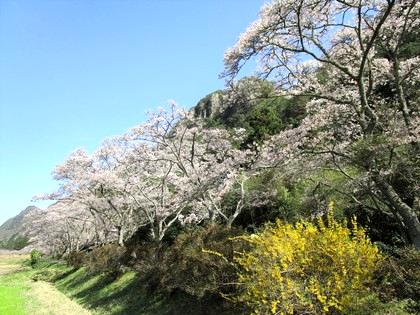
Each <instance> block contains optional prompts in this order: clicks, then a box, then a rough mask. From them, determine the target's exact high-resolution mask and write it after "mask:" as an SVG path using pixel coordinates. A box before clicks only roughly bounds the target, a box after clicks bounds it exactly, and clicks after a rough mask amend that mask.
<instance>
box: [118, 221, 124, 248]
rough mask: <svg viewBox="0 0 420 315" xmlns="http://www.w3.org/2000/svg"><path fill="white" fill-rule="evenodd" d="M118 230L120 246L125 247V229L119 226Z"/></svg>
mask: <svg viewBox="0 0 420 315" xmlns="http://www.w3.org/2000/svg"><path fill="white" fill-rule="evenodd" d="M117 229H118V245H119V246H121V247H122V246H124V228H123V227H122V226H117Z"/></svg>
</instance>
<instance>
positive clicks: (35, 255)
mask: <svg viewBox="0 0 420 315" xmlns="http://www.w3.org/2000/svg"><path fill="white" fill-rule="evenodd" d="M41 258H42V253H41V252H40V251H39V250H37V249H33V250H32V251H31V260H30V264H31V266H32V268H34V267H35V266H36V265H38V264H39V263H40V262H41Z"/></svg>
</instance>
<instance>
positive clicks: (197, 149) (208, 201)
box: [122, 104, 250, 240]
mask: <svg viewBox="0 0 420 315" xmlns="http://www.w3.org/2000/svg"><path fill="white" fill-rule="evenodd" d="M242 134H243V133H241V131H236V132H234V134H229V132H227V131H226V130H223V129H217V128H210V129H205V128H203V122H202V121H200V120H197V119H193V118H192V113H190V112H187V111H185V110H182V109H178V108H177V107H176V106H175V104H172V106H171V108H170V110H168V111H166V110H163V109H162V110H160V111H158V112H156V113H152V114H151V115H150V118H149V120H148V121H147V122H146V123H145V124H142V125H139V126H137V127H135V128H132V129H131V130H130V131H129V132H128V133H127V134H125V135H124V136H123V137H122V138H123V139H124V141H125V143H126V147H127V148H129V152H130V153H129V154H128V155H127V161H128V164H127V165H128V167H127V172H128V173H129V174H132V175H131V183H132V184H131V186H130V187H131V190H130V195H131V197H132V198H133V200H135V202H136V203H137V206H138V207H139V208H141V209H143V212H144V216H145V217H146V218H148V219H149V221H150V225H151V227H153V228H152V235H153V237H154V238H157V239H158V240H161V239H162V238H163V236H164V234H165V232H166V230H167V229H168V228H169V227H170V226H171V225H172V224H174V223H176V222H178V221H181V222H182V223H183V224H187V223H190V224H191V223H198V222H201V221H202V220H205V219H210V220H211V221H215V220H216V219H221V220H223V221H225V222H226V224H227V225H230V224H232V222H233V220H234V219H235V218H236V217H237V216H238V215H239V213H240V211H241V209H242V206H241V204H242V203H243V201H242V199H243V197H244V193H245V192H244V190H242V191H243V193H242V194H241V196H242V197H241V200H239V201H238V206H237V207H236V209H235V211H234V212H233V213H232V214H229V215H228V214H227V213H226V211H224V209H222V206H221V202H222V199H223V196H224V195H225V194H226V193H227V192H228V191H229V189H231V188H232V187H233V185H234V184H235V183H237V182H238V181H239V182H241V183H242V184H240V185H242V187H243V181H244V180H245V176H244V175H243V174H242V173H243V168H244V164H245V162H246V161H247V158H248V157H249V154H250V152H247V151H241V150H239V149H238V148H235V143H234V142H235V141H240V139H241V137H242Z"/></svg>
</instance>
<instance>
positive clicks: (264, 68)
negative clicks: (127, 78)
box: [42, 0, 420, 250]
mask: <svg viewBox="0 0 420 315" xmlns="http://www.w3.org/2000/svg"><path fill="white" fill-rule="evenodd" d="M419 26H420V3H419V2H418V1H415V0H346V1H331V0H298V1H296V0H275V1H273V2H272V3H270V4H267V5H265V6H264V7H263V8H262V10H261V12H260V16H259V18H258V20H256V21H255V22H254V23H253V24H252V25H251V26H250V27H249V28H248V29H247V30H246V31H245V33H243V34H242V35H241V36H240V38H239V40H238V42H237V44H236V45H235V46H234V47H233V48H231V49H229V50H228V51H227V52H226V55H225V72H224V77H226V78H227V79H228V82H229V83H233V82H234V80H235V78H237V77H238V75H239V74H240V70H241V68H242V66H243V65H244V64H245V63H246V62H248V61H249V60H250V59H253V58H254V57H257V58H259V61H260V68H259V75H260V76H261V77H263V78H265V79H267V78H268V79H270V80H272V81H273V82H275V83H276V85H277V89H276V90H277V93H278V96H279V97H292V96H296V95H299V96H304V97H306V98H307V99H308V100H309V101H308V102H307V104H306V116H305V118H304V119H303V120H302V121H301V123H300V124H299V126H297V127H294V128H288V129H286V130H284V131H282V132H280V133H279V134H277V135H275V136H273V137H271V138H269V139H266V141H265V142H264V144H263V146H262V147H261V148H259V149H258V150H255V147H254V150H247V149H241V146H240V143H241V141H242V137H243V132H242V131H241V130H230V131H227V130H226V129H223V128H206V127H205V124H204V122H203V120H200V119H194V118H192V117H191V113H189V112H187V111H183V110H180V109H178V108H176V107H175V106H172V107H171V109H170V110H168V111H165V110H161V111H158V112H156V113H153V114H151V115H150V118H149V120H148V121H147V122H146V123H145V124H142V125H140V126H138V127H135V128H133V129H131V130H130V131H129V132H127V133H126V134H124V135H122V136H120V137H117V138H114V139H111V140H108V141H106V142H105V143H104V144H103V145H102V147H101V148H99V149H98V150H97V152H95V153H94V154H92V155H89V154H87V153H86V152H85V151H83V150H77V151H75V152H74V153H72V154H71V156H70V157H69V158H68V159H67V160H66V161H65V162H64V163H63V164H62V165H60V166H58V167H57V168H56V169H55V171H54V177H55V179H57V180H59V181H60V183H61V186H60V190H59V191H58V192H57V193H55V194H52V195H48V196H45V198H49V199H55V200H58V203H57V204H56V205H55V206H54V207H55V208H56V210H55V212H57V213H61V215H62V217H63V220H59V221H57V220H54V219H53V218H52V219H51V221H50V222H52V223H51V224H44V225H43V226H42V228H43V229H44V230H46V231H49V232H48V233H50V234H51V235H52V236H54V238H55V239H57V233H59V234H60V237H59V239H61V240H63V241H62V243H65V244H67V245H66V246H65V248H66V249H67V250H74V249H77V248H78V246H80V244H82V243H89V242H107V241H110V240H118V242H119V244H121V245H122V244H124V241H125V240H126V239H127V238H129V237H130V236H131V235H132V234H133V233H134V232H135V231H136V230H137V229H138V228H139V227H142V226H147V227H148V228H149V231H150V235H151V236H152V238H153V239H154V240H156V241H160V240H162V238H163V237H164V236H165V233H166V232H167V231H168V229H169V228H170V227H171V226H173V225H174V224H177V223H182V224H198V223H200V222H202V221H204V220H209V221H219V222H223V223H224V224H226V225H228V226H230V225H231V224H232V222H233V221H234V220H235V218H236V217H237V216H238V215H239V214H240V212H241V210H242V208H243V207H244V200H245V195H246V189H245V186H244V183H245V181H246V179H247V177H248V176H249V170H250V169H253V171H254V172H255V170H258V169H261V168H264V167H270V168H272V167H276V168H278V169H279V170H280V173H282V174H284V176H305V174H308V173H310V172H314V171H315V170H320V169H329V170H333V171H335V172H337V173H340V174H341V175H342V176H344V177H345V178H346V180H347V182H346V186H345V187H341V190H340V192H341V193H342V194H345V195H348V196H350V198H352V200H353V201H354V202H355V203H356V204H360V205H361V206H369V207H370V208H372V209H374V211H378V212H380V213H383V215H387V216H390V217H392V218H393V220H394V221H395V222H397V223H398V224H399V225H400V226H401V227H402V228H403V229H404V230H406V231H407V234H408V235H409V238H410V241H411V242H412V243H413V244H414V245H415V246H416V247H417V248H420V222H419V219H418V215H419V213H420V196H419V189H418V187H419V185H418V178H419V172H420V170H419V166H418V165H419V163H418V156H419V144H418V139H419V126H420V124H419V115H418V114H419V85H420V84H419V78H420V57H419V56H418V54H417V53H415V52H414V53H413V52H412V47H415V45H416V43H417V44H418V36H419V31H418V29H419ZM413 45H414V46H413ZM414 51H415V49H414ZM256 151H258V153H256ZM232 189H236V190H237V191H238V194H237V196H238V198H236V206H235V207H233V208H232V207H230V208H226V207H224V206H223V203H222V201H223V198H224V197H225V196H226V194H227V193H228V192H229V191H231V190H232ZM360 191H363V194H364V195H366V196H367V197H366V198H364V199H363V200H361V199H359V198H358V196H360ZM358 192H359V193H358ZM366 200H368V203H369V205H367V201H366ZM68 209H77V210H75V211H71V213H72V215H71V216H69V215H66V212H67V213H69V211H68ZM74 214H75V215H74ZM52 217H54V216H53V215H52ZM47 221H48V220H47ZM59 231H60V232H59ZM60 244H61V243H60ZM60 246H61V245H60Z"/></svg>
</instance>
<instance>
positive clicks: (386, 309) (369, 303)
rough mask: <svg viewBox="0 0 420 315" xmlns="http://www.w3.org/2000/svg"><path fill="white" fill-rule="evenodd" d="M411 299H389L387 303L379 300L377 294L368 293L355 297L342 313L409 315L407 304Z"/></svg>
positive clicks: (353, 314)
mask: <svg viewBox="0 0 420 315" xmlns="http://www.w3.org/2000/svg"><path fill="white" fill-rule="evenodd" d="M411 302H412V301H410V300H402V301H390V302H388V303H386V302H383V301H381V300H380V298H379V297H378V295H376V294H373V293H372V294H369V295H366V296H364V297H359V298H358V299H355V300H354V301H353V303H352V304H351V305H348V306H347V307H346V309H344V310H343V312H342V313H343V314H351V315H366V314H370V315H410V314H413V313H411V312H409V311H408V310H407V309H408V306H409V305H410V303H411Z"/></svg>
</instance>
